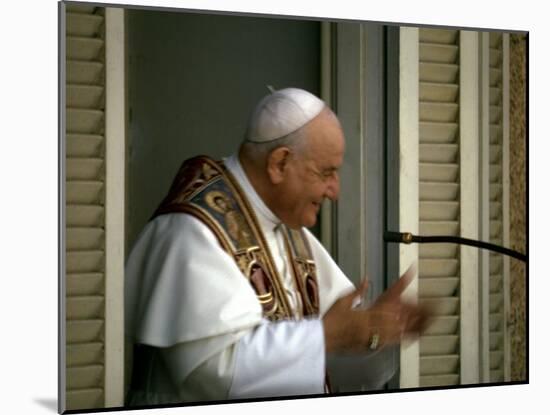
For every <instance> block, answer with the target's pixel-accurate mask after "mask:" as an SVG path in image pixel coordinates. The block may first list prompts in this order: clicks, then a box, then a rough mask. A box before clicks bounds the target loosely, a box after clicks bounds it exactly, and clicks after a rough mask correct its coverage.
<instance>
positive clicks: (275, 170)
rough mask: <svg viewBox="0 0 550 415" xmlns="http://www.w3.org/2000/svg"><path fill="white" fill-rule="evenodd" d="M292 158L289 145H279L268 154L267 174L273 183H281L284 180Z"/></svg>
mask: <svg viewBox="0 0 550 415" xmlns="http://www.w3.org/2000/svg"><path fill="white" fill-rule="evenodd" d="M289 160H290V150H289V149H288V147H277V148H276V149H275V150H273V151H272V152H271V153H269V155H268V156H267V165H266V168H267V175H268V176H269V179H270V180H271V183H273V184H279V183H281V182H282V181H283V180H284V177H285V170H286V169H287V167H288V162H289Z"/></svg>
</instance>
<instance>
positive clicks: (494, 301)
mask: <svg viewBox="0 0 550 415" xmlns="http://www.w3.org/2000/svg"><path fill="white" fill-rule="evenodd" d="M502 300H503V299H502V295H501V293H497V294H491V295H489V312H490V313H498V312H500V311H502Z"/></svg>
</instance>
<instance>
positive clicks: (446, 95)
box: [419, 82, 458, 102]
mask: <svg viewBox="0 0 550 415" xmlns="http://www.w3.org/2000/svg"><path fill="white" fill-rule="evenodd" d="M419 94H420V100H421V101H422V102H456V100H457V97H458V85H454V84H439V83H431V82H421V83H420V89H419Z"/></svg>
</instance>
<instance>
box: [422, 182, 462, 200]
mask: <svg viewBox="0 0 550 415" xmlns="http://www.w3.org/2000/svg"><path fill="white" fill-rule="evenodd" d="M458 192H459V186H458V184H456V183H438V182H435V183H429V182H428V183H426V182H423V183H420V201H421V202H422V201H435V200H439V201H456V200H457V199H458V196H459V193H458Z"/></svg>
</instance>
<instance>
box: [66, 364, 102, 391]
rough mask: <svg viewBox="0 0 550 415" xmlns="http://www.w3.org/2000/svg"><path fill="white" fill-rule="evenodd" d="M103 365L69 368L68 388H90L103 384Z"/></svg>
mask: <svg viewBox="0 0 550 415" xmlns="http://www.w3.org/2000/svg"><path fill="white" fill-rule="evenodd" d="M103 375H104V370H103V365H93V366H82V367H70V368H67V388H69V389H89V388H94V387H98V386H102V385H103Z"/></svg>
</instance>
